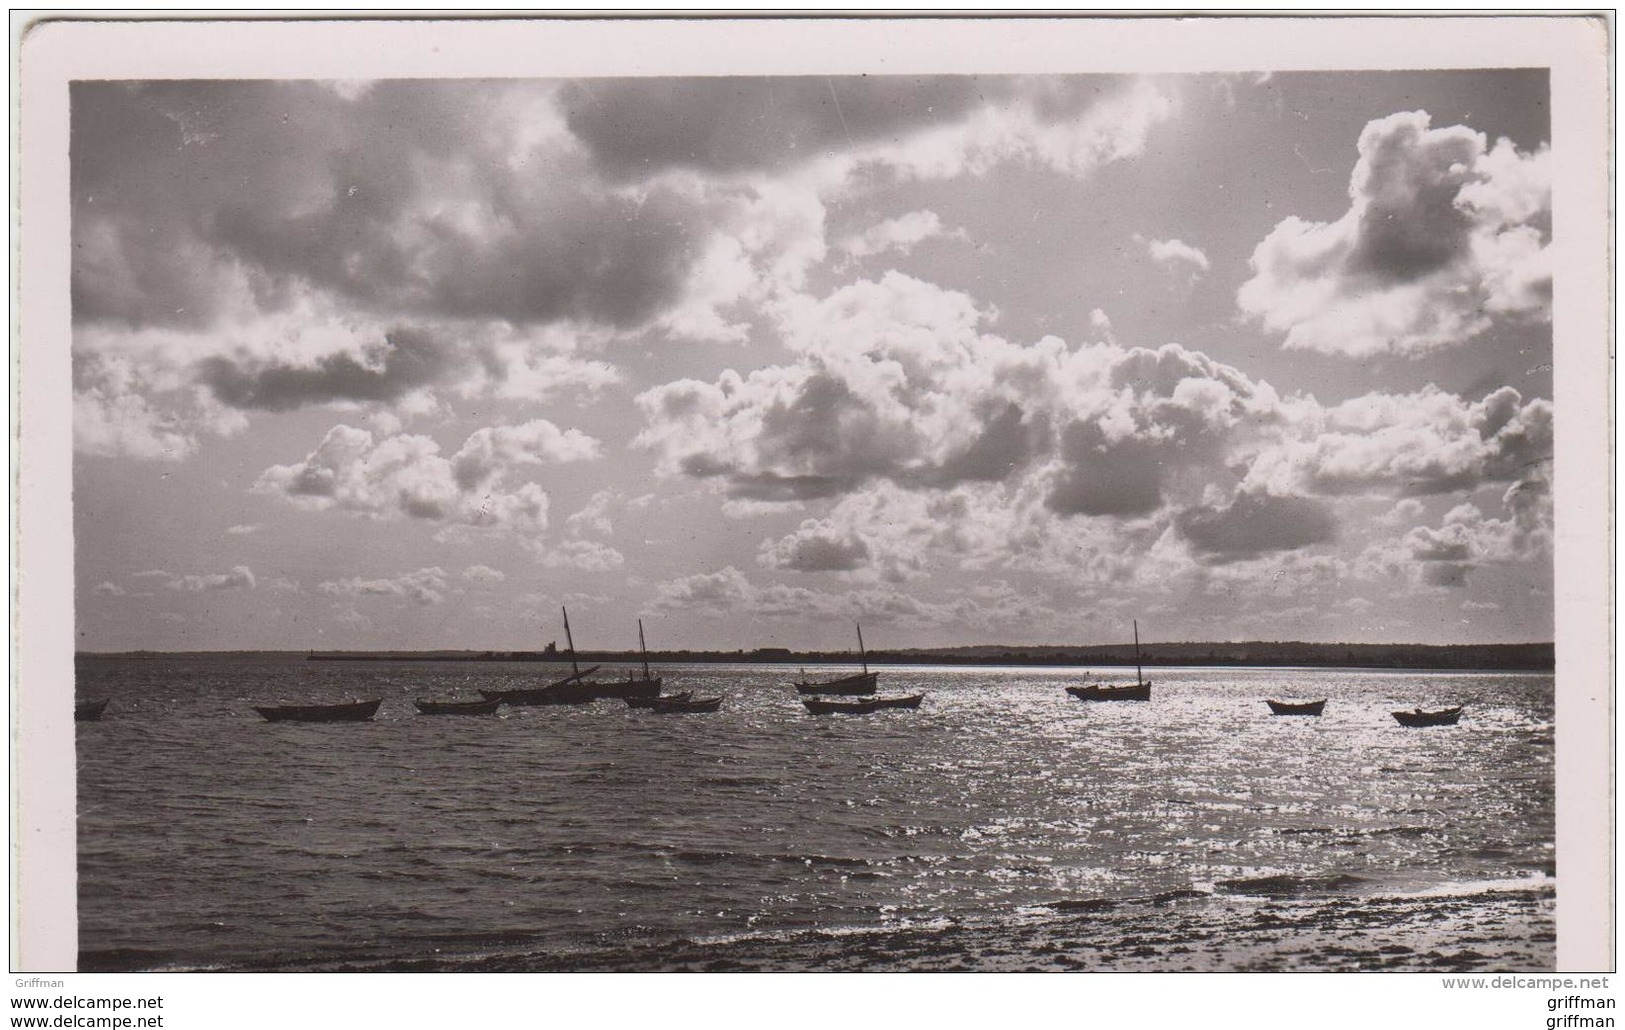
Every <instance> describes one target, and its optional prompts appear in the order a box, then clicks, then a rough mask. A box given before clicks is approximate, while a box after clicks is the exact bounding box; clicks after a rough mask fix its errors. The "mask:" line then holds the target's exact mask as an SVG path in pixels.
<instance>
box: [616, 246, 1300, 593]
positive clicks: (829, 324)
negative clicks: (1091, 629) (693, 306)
mask: <svg viewBox="0 0 1625 1030" xmlns="http://www.w3.org/2000/svg"><path fill="white" fill-rule="evenodd" d="M985 318H986V315H985V313H983V312H981V311H980V310H978V309H977V308H976V306H975V305H974V304H973V303H972V302H971V301H970V299H969V298H968V297H966V296H965V295H963V294H960V293H956V292H953V291H949V290H944V289H941V288H940V287H936V286H933V285H931V284H928V283H924V282H921V281H919V280H916V279H912V278H910V277H908V276H905V275H902V274H900V273H897V272H892V273H888V274H887V275H886V276H885V277H883V278H882V279H881V280H880V281H878V282H860V283H855V284H852V285H849V286H846V287H843V288H841V289H839V290H837V291H836V292H835V293H833V294H832V295H831V296H829V297H828V298H826V299H824V300H822V301H810V300H809V301H806V302H803V303H797V304H787V305H786V306H785V307H784V309H783V311H782V326H783V331H784V333H785V335H786V338H787V340H788V341H789V342H790V343H791V345H792V347H793V348H794V349H795V350H796V352H797V357H798V359H799V360H798V361H797V362H796V363H795V364H792V365H784V366H773V367H768V368H761V369H757V370H755V371H753V372H751V373H750V374H749V375H748V376H741V375H739V374H738V373H735V372H731V371H730V372H725V373H724V374H723V375H722V376H721V377H720V378H719V379H718V381H717V382H715V383H701V382H697V381H694V380H683V381H679V382H676V383H671V384H667V385H665V386H661V387H656V388H654V389H651V390H648V391H646V392H644V393H643V394H641V395H640V396H639V397H638V398H637V401H638V404H639V406H640V407H641V408H642V410H643V412H644V415H645V418H646V419H647V421H648V425H647V427H646V428H645V430H644V431H643V432H642V433H641V434H640V435H639V437H638V439H637V441H636V443H637V445H638V446H640V447H643V448H646V449H648V450H651V451H653V452H654V453H655V454H656V455H657V456H658V458H659V467H660V468H661V470H662V471H664V472H666V473H667V474H684V475H688V476H692V477H696V478H702V479H703V478H715V479H720V480H722V481H723V482H725V483H726V484H727V487H728V489H729V491H730V493H731V494H733V495H734V496H736V497H743V498H747V499H756V500H776V501H790V500H806V499H814V498H820V497H832V496H843V495H846V494H848V493H851V492H852V491H853V490H855V489H856V488H857V487H859V486H863V485H872V484H873V483H875V482H881V481H886V482H891V483H894V484H898V485H903V486H908V487H913V488H934V489H951V488H953V487H954V486H956V485H959V484H967V483H976V482H1012V481H1015V480H1019V479H1021V478H1022V477H1024V476H1026V475H1029V474H1030V475H1036V476H1039V477H1041V478H1042V479H1043V481H1044V482H1045V484H1046V486H1047V494H1046V503H1048V504H1049V506H1050V507H1051V508H1052V509H1053V510H1054V511H1056V512H1058V513H1061V514H1067V515H1135V514H1143V513H1146V512H1149V511H1152V510H1154V509H1156V508H1157V507H1158V506H1159V505H1160V504H1161V503H1162V502H1163V500H1164V489H1165V486H1166V484H1167V483H1168V482H1169V481H1170V480H1171V479H1172V478H1174V477H1176V476H1177V475H1178V474H1179V470H1180V469H1181V468H1186V467H1192V466H1200V465H1202V464H1204V463H1206V462H1208V461H1209V460H1211V459H1212V458H1213V457H1215V455H1216V454H1217V453H1218V451H1219V450H1220V449H1221V448H1220V447H1219V441H1222V440H1224V439H1226V438H1228V437H1233V436H1237V437H1239V436H1240V435H1243V434H1245V433H1246V432H1248V431H1249V429H1248V426H1251V425H1262V424H1265V423H1267V422H1269V421H1270V420H1271V419H1273V418H1275V413H1276V409H1277V408H1278V407H1279V400H1278V398H1277V397H1276V395H1275V393H1274V391H1273V390H1271V389H1270V388H1269V387H1268V386H1267V384H1262V383H1255V382H1253V381H1251V380H1249V379H1248V378H1247V377H1246V376H1244V375H1243V374H1241V373H1240V372H1239V371H1237V370H1235V369H1233V368H1230V367H1228V366H1225V365H1222V364H1220V363H1218V362H1215V361H1213V360H1211V359H1209V358H1207V357H1206V356H1204V355H1201V354H1198V353H1195V352H1192V351H1188V350H1186V349H1184V348H1182V347H1179V346H1177V345H1172V344H1170V345H1166V346H1164V347H1162V348H1160V349H1158V350H1155V351H1150V350H1140V349H1135V350H1126V349H1123V348H1120V347H1117V346H1115V345H1109V344H1098V345H1092V346H1085V347H1070V346H1068V345H1067V344H1065V343H1064V342H1063V341H1061V340H1058V339H1056V338H1054V337H1047V338H1045V339H1043V340H1041V341H1039V342H1038V343H1037V344H1034V345H1030V346H1022V345H1019V344H1015V343H1011V342H1009V341H1007V340H1004V339H1002V338H1000V337H997V336H994V335H992V334H989V333H985V332H983V331H982V330H981V325H980V323H981V322H983V321H984V319H985ZM847 552H848V554H851V553H852V552H853V548H851V547H850V546H849V547H848V548H847ZM773 560H774V561H794V560H795V559H794V558H793V556H792V555H790V554H789V553H788V552H786V553H783V554H779V553H777V552H775V556H774V558H773Z"/></svg>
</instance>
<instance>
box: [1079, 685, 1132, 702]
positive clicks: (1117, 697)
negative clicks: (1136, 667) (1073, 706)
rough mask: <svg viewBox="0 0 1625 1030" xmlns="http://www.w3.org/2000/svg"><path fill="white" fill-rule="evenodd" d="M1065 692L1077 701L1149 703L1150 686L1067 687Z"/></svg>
mask: <svg viewBox="0 0 1625 1030" xmlns="http://www.w3.org/2000/svg"><path fill="white" fill-rule="evenodd" d="M1066 692H1067V693H1068V694H1071V695H1072V696H1073V697H1075V698H1077V699H1078V700H1079V701H1149V700H1151V684H1149V683H1129V684H1124V685H1122V686H1105V685H1101V686H1081V687H1067V688H1066Z"/></svg>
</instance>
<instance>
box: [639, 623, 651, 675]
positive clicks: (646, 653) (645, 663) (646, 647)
mask: <svg viewBox="0 0 1625 1030" xmlns="http://www.w3.org/2000/svg"><path fill="white" fill-rule="evenodd" d="M638 650H639V651H641V652H642V653H643V678H644V679H648V678H649V645H647V644H645V643H644V642H643V620H642V619H639V620H638Z"/></svg>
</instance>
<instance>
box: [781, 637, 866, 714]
mask: <svg viewBox="0 0 1625 1030" xmlns="http://www.w3.org/2000/svg"><path fill="white" fill-rule="evenodd" d="M854 625H856V624H854ZM857 630H858V660H859V661H860V662H862V663H863V671H862V672H859V673H854V674H852V675H851V676H842V677H841V678H839V679H833V680H824V681H822V682H819V683H810V682H808V681H807V674H806V672H805V671H803V672H802V674H801V679H800V680H798V681H796V684H795V687H796V693H798V694H844V695H847V696H852V697H855V696H860V695H863V694H873V693H874V692H875V683H876V681H877V679H878V678H879V673H874V672H870V671H869V655H868V652H866V651H865V650H864V647H863V627H862V626H858V627H857Z"/></svg>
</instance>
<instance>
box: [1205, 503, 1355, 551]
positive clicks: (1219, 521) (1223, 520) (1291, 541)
mask: <svg viewBox="0 0 1625 1030" xmlns="http://www.w3.org/2000/svg"><path fill="white" fill-rule="evenodd" d="M1174 524H1175V525H1176V526H1178V528H1179V531H1180V533H1181V534H1183V535H1184V537H1185V539H1187V540H1189V541H1190V542H1191V545H1192V546H1193V547H1195V548H1196V550H1197V551H1199V552H1201V553H1203V554H1206V555H1209V556H1211V557H1213V558H1215V559H1217V560H1220V561H1236V560H1241V559H1246V558H1257V557H1259V556H1261V555H1264V554H1268V553H1271V552H1273V551H1292V550H1297V549H1299V548H1302V547H1309V546H1312V545H1314V544H1320V543H1327V542H1329V541H1331V540H1333V539H1335V538H1336V536H1337V520H1336V518H1335V517H1334V516H1333V515H1332V511H1331V509H1330V508H1329V507H1327V506H1326V505H1325V504H1323V503H1321V502H1320V501H1316V500H1312V499H1310V498H1307V497H1276V496H1273V495H1271V494H1265V493H1254V492H1250V491H1246V490H1242V491H1239V492H1237V494H1236V496H1235V499H1234V500H1232V501H1231V503H1230V504H1228V505H1226V506H1224V507H1210V506H1208V505H1199V506H1197V507H1193V508H1187V509H1186V510H1185V511H1183V512H1181V513H1180V514H1179V516H1178V517H1177V518H1176V519H1175V520H1174Z"/></svg>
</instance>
